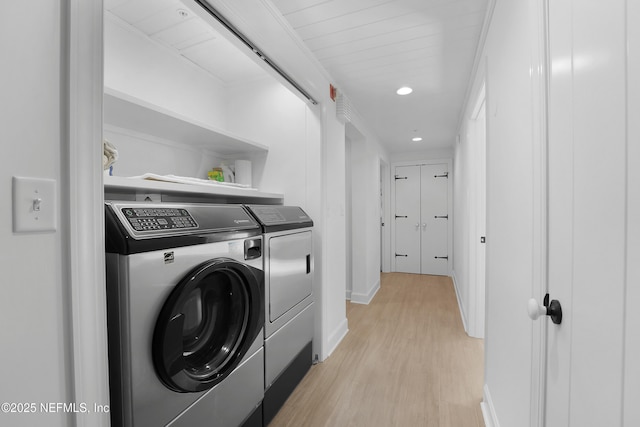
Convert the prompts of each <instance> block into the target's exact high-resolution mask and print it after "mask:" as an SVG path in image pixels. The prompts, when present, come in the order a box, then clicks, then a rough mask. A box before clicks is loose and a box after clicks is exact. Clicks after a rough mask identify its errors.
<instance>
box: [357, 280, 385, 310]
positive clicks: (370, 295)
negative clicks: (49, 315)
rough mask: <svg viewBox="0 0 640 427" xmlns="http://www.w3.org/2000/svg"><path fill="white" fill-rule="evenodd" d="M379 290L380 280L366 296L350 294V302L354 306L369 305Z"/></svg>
mask: <svg viewBox="0 0 640 427" xmlns="http://www.w3.org/2000/svg"><path fill="white" fill-rule="evenodd" d="M379 290H380V280H378V282H376V284H375V285H374V286H373V287H372V288H371V289H370V290H369V292H368V293H366V294H359V293H357V292H353V291H352V292H351V302H352V303H354V304H369V303H370V302H371V300H372V299H373V297H375V296H376V294H377V293H378V291H379Z"/></svg>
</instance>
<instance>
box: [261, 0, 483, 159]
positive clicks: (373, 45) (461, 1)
mask: <svg viewBox="0 0 640 427" xmlns="http://www.w3.org/2000/svg"><path fill="white" fill-rule="evenodd" d="M271 1H272V2H273V3H274V4H275V5H276V7H277V8H278V9H279V10H280V12H281V13H282V14H283V16H284V17H285V19H286V20H287V21H288V22H289V24H290V25H291V27H293V29H294V30H295V31H296V32H297V34H298V35H299V36H300V38H301V39H302V40H303V41H304V43H305V44H306V46H307V47H308V48H309V49H310V50H311V52H313V54H314V55H315V57H316V58H317V59H318V60H319V61H320V63H321V64H322V65H323V66H324V68H325V69H326V70H327V71H328V72H329V74H330V75H331V77H332V78H333V80H334V86H336V87H337V88H338V90H339V91H341V92H343V93H344V94H346V96H347V97H348V98H349V100H350V101H351V105H352V106H353V107H354V108H355V110H356V111H357V112H358V113H359V114H360V116H362V118H363V119H364V121H365V122H366V123H367V124H368V125H369V126H370V127H371V129H372V130H373V131H374V132H375V134H376V135H377V136H378V137H379V139H380V142H381V143H382V144H383V145H384V146H385V147H386V148H387V149H388V151H389V152H390V153H394V152H407V151H416V150H423V149H426V148H429V149H431V148H446V147H452V146H453V143H454V141H455V137H456V134H457V126H458V121H459V116H460V114H461V110H462V107H463V103H464V101H465V95H466V91H467V86H468V83H469V78H470V75H471V72H472V68H473V62H474V58H475V53H476V47H477V45H478V41H479V38H480V33H481V30H482V25H483V20H484V16H485V10H486V7H487V0H349V1H344V0H271ZM401 86H409V87H411V88H413V92H412V93H411V94H410V95H406V96H398V95H397V94H396V90H397V89H398V88H400V87H401ZM413 137H421V138H423V140H422V141H421V142H413V141H412V138H413Z"/></svg>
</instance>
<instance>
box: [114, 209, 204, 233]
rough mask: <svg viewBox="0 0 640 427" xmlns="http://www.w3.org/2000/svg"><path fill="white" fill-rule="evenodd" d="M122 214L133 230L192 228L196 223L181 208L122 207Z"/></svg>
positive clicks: (187, 212) (195, 227)
mask: <svg viewBox="0 0 640 427" xmlns="http://www.w3.org/2000/svg"><path fill="white" fill-rule="evenodd" d="M121 210H122V214H123V215H124V217H125V218H126V219H127V221H128V222H129V224H130V225H131V227H132V228H133V229H134V230H135V231H142V232H144V231H157V230H193V229H197V228H198V223H197V222H196V220H195V219H194V218H193V217H192V216H191V214H190V213H189V211H187V210H186V209H181V208H138V207H135V208H122V209H121Z"/></svg>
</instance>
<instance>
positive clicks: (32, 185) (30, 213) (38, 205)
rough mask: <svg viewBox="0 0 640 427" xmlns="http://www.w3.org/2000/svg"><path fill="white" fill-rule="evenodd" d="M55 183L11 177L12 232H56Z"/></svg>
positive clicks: (40, 179) (46, 180) (42, 179)
mask: <svg viewBox="0 0 640 427" xmlns="http://www.w3.org/2000/svg"><path fill="white" fill-rule="evenodd" d="M57 199H58V197H57V192H56V181H55V180H53V179H44V178H23V177H18V176H14V177H13V231H14V232H15V233H28V232H39V231H56V224H57V216H56V212H57V209H58V208H57V205H58V200H57Z"/></svg>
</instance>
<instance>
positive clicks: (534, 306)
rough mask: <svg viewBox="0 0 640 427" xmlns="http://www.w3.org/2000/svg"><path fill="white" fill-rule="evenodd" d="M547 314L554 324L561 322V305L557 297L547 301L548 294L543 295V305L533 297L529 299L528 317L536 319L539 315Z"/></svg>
mask: <svg viewBox="0 0 640 427" xmlns="http://www.w3.org/2000/svg"><path fill="white" fill-rule="evenodd" d="M543 315H544V316H549V317H551V321H552V322H553V323H555V324H556V325H559V324H560V323H562V305H561V304H560V301H558V300H557V299H554V300H551V302H549V294H547V295H546V296H545V297H544V305H540V304H538V301H536V300H535V299H534V298H531V299H530V300H529V317H530V318H531V319H532V320H536V319H537V318H538V317H540V316H543Z"/></svg>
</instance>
